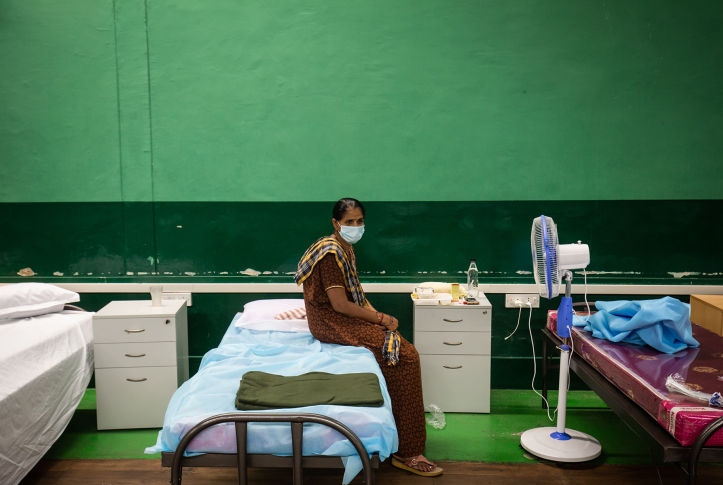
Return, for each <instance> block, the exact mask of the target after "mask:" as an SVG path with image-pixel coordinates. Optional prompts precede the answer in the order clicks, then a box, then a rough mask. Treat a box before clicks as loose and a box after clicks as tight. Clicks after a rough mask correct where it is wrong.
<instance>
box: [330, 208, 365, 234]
mask: <svg viewBox="0 0 723 485" xmlns="http://www.w3.org/2000/svg"><path fill="white" fill-rule="evenodd" d="M331 223H332V224H333V225H334V229H336V230H337V231H338V230H340V229H339V226H340V225H341V226H363V225H364V214H362V211H361V209H360V208H358V207H355V208H354V209H349V210H348V211H346V212H345V213H344V217H342V218H341V220H340V221H337V220H336V219H332V220H331Z"/></svg>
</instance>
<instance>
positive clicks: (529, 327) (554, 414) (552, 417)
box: [520, 302, 557, 421]
mask: <svg viewBox="0 0 723 485" xmlns="http://www.w3.org/2000/svg"><path fill="white" fill-rule="evenodd" d="M527 306H529V307H530V319H529V320H528V322H527V328H528V329H529V330H530V343H531V344H532V364H533V368H534V370H533V372H532V390H533V391H534V392H535V394H537V395H538V396H540V397H541V398H542V400H543V401H545V406H546V407H547V419H549V420H550V421H554V420H555V416H556V414H557V408H555V410H554V411H553V412H552V416H550V403H549V402H547V399H545V396H543V395H542V394H540V393H539V392H537V389H535V377H537V357H536V356H535V341H534V340H533V338H532V303H530V302H527ZM520 313H522V307H520Z"/></svg>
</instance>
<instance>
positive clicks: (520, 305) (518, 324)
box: [505, 302, 532, 340]
mask: <svg viewBox="0 0 723 485" xmlns="http://www.w3.org/2000/svg"><path fill="white" fill-rule="evenodd" d="M515 305H517V306H518V307H520V312H519V313H518V314H517V325H516V326H515V329H514V330H513V331H512V333H511V334H509V335H508V336H507V337H505V340H507V339H508V338H510V337H512V336H513V335H514V334H515V332H516V331H517V327H519V326H520V317H521V316H522V302H518V303H515ZM530 312H532V306H530Z"/></svg>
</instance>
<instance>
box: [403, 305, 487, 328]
mask: <svg viewBox="0 0 723 485" xmlns="http://www.w3.org/2000/svg"><path fill="white" fill-rule="evenodd" d="M414 330H416V331H422V332H489V331H491V330H492V310H484V309H481V308H474V309H472V308H443V307H440V308H415V309H414Z"/></svg>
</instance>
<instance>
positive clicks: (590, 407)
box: [46, 389, 651, 464]
mask: <svg viewBox="0 0 723 485" xmlns="http://www.w3.org/2000/svg"><path fill="white" fill-rule="evenodd" d="M556 400H557V397H556V395H555V393H551V399H550V402H556ZM491 404H492V412H491V413H490V414H446V415H445V418H446V421H447V425H446V426H445V428H444V429H441V430H437V429H434V428H432V427H431V426H428V427H427V450H426V452H425V455H426V456H428V457H429V458H431V459H434V460H452V461H481V462H508V463H525V462H530V461H533V460H534V458H532V457H531V456H529V455H526V454H525V452H524V451H523V450H522V449H521V448H520V447H519V443H520V434H522V432H523V431H525V430H527V429H530V428H534V427H538V426H551V424H549V421H548V419H547V416H546V413H545V412H544V411H543V410H542V409H541V408H540V399H539V398H538V397H537V396H536V395H535V394H533V393H532V391H520V390H493V391H492V403H491ZM567 416H568V419H567V423H568V426H569V427H571V428H574V429H577V430H580V431H584V432H586V433H589V434H591V435H593V436H594V437H596V438H597V439H598V440H600V443H601V444H602V447H603V454H602V456H600V457H599V458H598V459H597V460H595V461H594V463H599V464H603V463H607V464H650V463H651V456H650V452H649V451H648V448H647V447H646V445H645V444H643V442H642V441H641V440H640V439H639V438H638V437H637V436H636V435H635V434H634V433H633V432H632V431H630V429H629V428H627V426H626V425H625V424H624V423H623V422H622V421H621V420H620V419H619V418H618V417H617V416H615V414H614V413H613V412H612V411H611V410H610V409H608V408H607V407H606V406H605V403H603V402H602V401H601V400H600V399H599V398H598V397H597V396H596V395H595V394H594V393H593V392H591V391H571V392H570V393H569V394H568V414H567ZM95 419H96V416H95V390H94V389H89V390H88V391H87V392H86V394H85V397H84V398H83V400H82V402H81V403H80V406H79V407H78V410H77V411H76V413H75V415H74V416H73V419H72V421H71V422H70V424H69V425H68V428H67V429H66V430H65V432H64V433H63V435H62V436H61V437H60V439H59V440H58V441H57V442H56V443H55V445H53V447H52V448H51V449H50V451H49V452H48V453H47V455H46V456H47V457H48V458H160V455H159V454H157V455H145V454H144V453H143V450H144V448H145V447H146V446H151V445H153V444H155V442H156V437H157V436H158V430H157V429H147V430H146V429H139V430H119V431H98V430H96V424H95Z"/></svg>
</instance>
